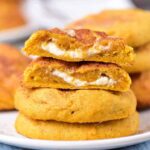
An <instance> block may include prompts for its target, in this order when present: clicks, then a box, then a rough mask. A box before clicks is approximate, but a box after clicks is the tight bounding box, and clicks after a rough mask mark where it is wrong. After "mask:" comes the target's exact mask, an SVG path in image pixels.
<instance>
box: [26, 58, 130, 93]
mask: <svg viewBox="0 0 150 150" xmlns="http://www.w3.org/2000/svg"><path fill="white" fill-rule="evenodd" d="M23 84H24V85H25V86H26V87H29V88H34V87H49V88H58V89H106V90H114V91H128V89H129V88H130V84H131V79H130V77H129V75H128V73H127V72H126V71H124V70H123V69H122V68H120V67H118V66H117V65H115V64H109V63H107V64H106V63H98V62H91V63H90V62H78V63H75V62H65V61H61V60H56V59H52V58H39V59H36V60H35V61H33V62H32V63H31V64H30V65H29V66H28V67H27V69H26V70H25V71H24V76H23Z"/></svg>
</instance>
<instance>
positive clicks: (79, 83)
mask: <svg viewBox="0 0 150 150" xmlns="http://www.w3.org/2000/svg"><path fill="white" fill-rule="evenodd" d="M52 74H53V75H54V76H57V77H59V78H61V79H63V80H64V81H65V82H67V83H69V84H72V85H74V86H87V85H110V86H111V85H114V84H116V83H117V82H116V81H115V80H113V79H111V78H109V77H107V76H100V77H99V78H98V79H96V80H95V81H92V82H87V81H83V80H80V79H76V78H75V77H72V76H70V75H68V74H67V73H65V72H63V71H60V70H57V69H56V70H54V71H53V72H52Z"/></svg>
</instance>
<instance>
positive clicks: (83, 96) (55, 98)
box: [15, 87, 136, 123]
mask: <svg viewBox="0 0 150 150" xmlns="http://www.w3.org/2000/svg"><path fill="white" fill-rule="evenodd" d="M15 106H16V108H17V109H19V111H20V112H21V113H23V114H25V115H26V116H28V117H30V118H32V119H39V120H56V121H63V122H70V123H73V122H80V123H83V122H103V121H108V120H115V119H122V118H127V117H128V116H129V115H132V114H133V113H134V112H135V109H136V98H135V96H134V94H133V92H132V91H131V90H130V91H128V92H110V91H105V90H57V89H51V88H37V89H28V88H23V87H20V88H19V89H18V90H17V92H16V95H15Z"/></svg>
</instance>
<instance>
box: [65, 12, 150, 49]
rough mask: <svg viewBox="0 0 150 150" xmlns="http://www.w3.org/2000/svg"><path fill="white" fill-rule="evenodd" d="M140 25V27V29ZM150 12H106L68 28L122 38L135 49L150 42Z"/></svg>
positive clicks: (91, 16)
mask: <svg viewBox="0 0 150 150" xmlns="http://www.w3.org/2000/svg"><path fill="white" fill-rule="evenodd" d="M139 24H140V27H139ZM149 27H150V12H149V11H143V10H140V9H125V10H119V9H118V10H105V11H102V12H100V13H98V14H93V15H89V16H87V17H85V18H83V19H81V20H78V21H75V22H73V23H72V24H70V25H68V26H67V28H77V29H79V28H86V29H91V30H95V31H104V32H106V33H107V34H109V35H115V36H119V37H122V38H124V39H125V40H126V42H127V43H128V44H129V45H130V46H133V47H138V46H141V45H143V44H145V43H147V42H149V41H150V29H149Z"/></svg>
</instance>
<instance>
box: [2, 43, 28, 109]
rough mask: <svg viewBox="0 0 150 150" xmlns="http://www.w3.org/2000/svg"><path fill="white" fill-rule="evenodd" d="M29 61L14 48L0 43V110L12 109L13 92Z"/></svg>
mask: <svg viewBox="0 0 150 150" xmlns="http://www.w3.org/2000/svg"><path fill="white" fill-rule="evenodd" d="M29 62H30V60H29V59H28V58H26V57H25V56H23V55H22V54H21V53H20V52H19V50H17V49H16V48H14V47H12V46H10V45H6V44H0V110H9V109H14V92H15V90H16V88H17V86H18V85H19V77H20V76H21V74H22V73H23V71H24V69H25V67H26V66H27V65H28V64H29Z"/></svg>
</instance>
